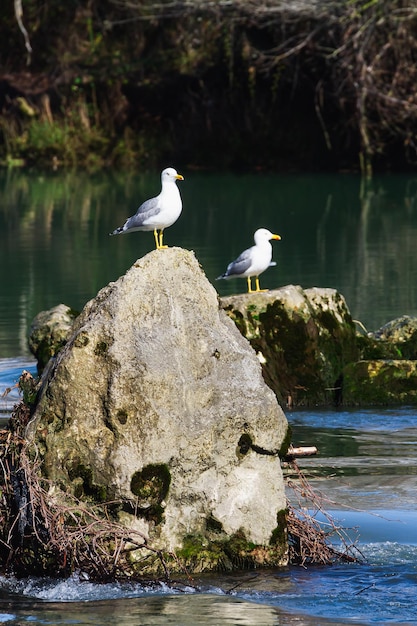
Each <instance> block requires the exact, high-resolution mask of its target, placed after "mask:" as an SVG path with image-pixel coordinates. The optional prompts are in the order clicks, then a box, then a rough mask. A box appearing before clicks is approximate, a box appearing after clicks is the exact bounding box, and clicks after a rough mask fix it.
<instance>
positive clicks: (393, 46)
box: [0, 0, 417, 175]
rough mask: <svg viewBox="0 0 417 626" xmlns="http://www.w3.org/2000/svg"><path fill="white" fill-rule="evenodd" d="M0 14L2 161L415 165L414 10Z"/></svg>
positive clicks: (236, 4) (136, 9)
mask: <svg viewBox="0 0 417 626" xmlns="http://www.w3.org/2000/svg"><path fill="white" fill-rule="evenodd" d="M5 11H6V15H5V17H4V19H3V20H2V24H1V25H0V42H1V43H0V56H1V58H2V59H3V68H4V69H3V71H2V73H1V74H0V130H1V133H0V163H1V164H2V165H4V166H16V165H26V166H30V167H40V166H44V167H47V168H50V169H57V168H61V167H82V168H88V169H89V170H91V171H94V170H97V169H100V168H103V167H109V166H117V167H122V168H145V169H151V168H153V167H159V165H160V163H161V162H162V161H166V162H169V161H171V160H173V159H174V158H175V161H176V163H179V164H181V167H183V166H185V165H186V166H187V167H189V168H203V169H215V170H216V171H219V170H224V169H228V170H231V169H239V170H250V171H254V170H271V171H287V172H288V171H301V170H304V171H324V170H327V171H341V170H350V171H362V172H363V173H364V174H367V175H370V174H371V173H372V170H373V169H374V170H383V171H386V170H390V169H395V170H398V169H401V170H402V171H404V170H405V169H406V168H410V167H413V165H412V164H413V162H414V161H415V155H416V148H415V145H414V142H413V141H412V136H413V128H414V127H415V123H416V119H417V99H416V96H415V89H414V85H415V78H416V71H417V70H416V69H415V64H414V62H413V58H414V56H413V55H414V53H415V51H416V47H417V43H416V42H415V39H414V37H413V32H414V28H415V21H416V19H417V18H416V16H415V12H414V10H413V8H403V6H402V3H401V2H400V1H399V0H396V1H395V2H393V3H390V5H389V6H388V5H386V3H382V2H369V3H367V4H366V5H364V4H363V3H362V2H361V1H359V0H355V1H354V2H349V3H342V2H339V1H336V0H333V1H326V2H315V3H305V2H301V3H300V2H294V3H284V2H281V1H280V0H274V1H269V2H262V3H258V2H253V1H251V0H245V1H237V0H232V1H230V2H216V3H215V2H208V3H207V2H201V1H200V0H193V1H188V2H185V3H175V2H173V3H168V4H156V3H154V2H145V3H140V4H139V5H138V6H136V5H132V3H128V2H124V1H122V2H119V3H109V4H108V5H106V6H105V7H103V5H102V3H99V2H98V0H93V1H92V2H90V3H89V4H88V6H84V5H79V4H77V3H71V4H66V5H65V6H63V5H62V3H60V2H58V1H57V0H54V1H53V2H51V3H50V4H49V7H48V11H44V12H43V13H40V12H39V11H38V9H37V8H36V6H35V4H34V3H27V4H26V6H25V7H24V14H23V15H22V16H20V17H21V20H20V22H19V23H18V22H17V20H16V16H15V15H14V13H13V8H12V3H9V4H8V5H7V6H6V7H5ZM19 24H20V29H19ZM46 35H47V36H46Z"/></svg>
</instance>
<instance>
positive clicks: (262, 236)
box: [253, 228, 281, 246]
mask: <svg viewBox="0 0 417 626" xmlns="http://www.w3.org/2000/svg"><path fill="white" fill-rule="evenodd" d="M253 238H254V240H255V243H256V245H257V246H258V245H259V244H261V243H262V242H263V241H270V240H271V239H277V240H278V241H279V240H280V239H281V237H280V236H279V235H275V234H274V233H271V231H270V230H268V229H267V228H258V230H257V231H255V234H254V236H253Z"/></svg>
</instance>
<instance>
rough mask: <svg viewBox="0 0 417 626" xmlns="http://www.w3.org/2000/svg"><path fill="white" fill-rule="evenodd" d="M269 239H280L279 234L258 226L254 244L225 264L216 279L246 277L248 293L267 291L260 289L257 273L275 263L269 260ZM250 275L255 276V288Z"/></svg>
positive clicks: (270, 250)
mask: <svg viewBox="0 0 417 626" xmlns="http://www.w3.org/2000/svg"><path fill="white" fill-rule="evenodd" d="M271 239H278V240H279V239H281V237H280V236H279V235H274V234H273V233H271V232H270V231H269V230H267V229H266V228H258V230H257V231H256V232H255V235H254V240H255V245H254V246H252V248H248V249H247V250H244V252H242V254H240V255H239V256H238V257H237V259H236V260H235V261H232V262H231V263H229V265H228V266H227V270H226V271H225V273H224V274H222V275H221V276H218V277H217V279H216V280H219V279H221V278H247V279H248V293H255V292H257V291H268V290H267V289H261V288H260V286H259V274H262V272H264V271H265V270H266V269H267V268H268V267H270V266H271V265H275V263H274V262H271V259H272V246H271V244H270V243H269V242H270V240H271ZM252 276H255V289H252V280H251V279H252Z"/></svg>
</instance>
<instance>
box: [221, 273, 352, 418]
mask: <svg viewBox="0 0 417 626" xmlns="http://www.w3.org/2000/svg"><path fill="white" fill-rule="evenodd" d="M221 304H222V307H223V308H224V310H225V311H226V312H227V313H228V315H229V316H230V317H231V319H233V320H234V322H235V323H236V325H237V326H238V328H239V329H240V331H241V332H242V334H243V335H244V336H245V337H246V338H247V339H248V340H249V341H250V343H251V345H252V347H253V348H254V350H255V351H256V352H257V354H258V357H259V359H260V361H261V363H262V365H263V372H264V377H265V380H266V381H267V383H268V385H269V386H270V387H271V388H272V389H273V390H274V391H275V393H276V395H277V397H278V398H279V399H280V401H281V402H282V403H288V404H289V405H291V406H292V405H302V404H329V403H330V404H331V403H338V402H339V401H340V398H341V391H342V373H343V368H344V367H345V365H346V364H347V363H350V362H352V361H356V360H357V358H358V348H357V338H356V328H355V324H354V322H353V320H352V317H351V314H350V311H349V309H348V307H347V304H346V301H345V299H344V297H343V296H342V295H341V294H340V293H338V292H337V291H336V290H335V289H329V288H318V287H313V288H311V289H302V288H301V287H299V286H296V285H287V286H286V287H281V288H280V289H274V290H271V291H267V292H264V293H253V294H240V295H236V296H230V297H227V298H222V300H221Z"/></svg>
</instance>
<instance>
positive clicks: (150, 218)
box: [110, 167, 184, 250]
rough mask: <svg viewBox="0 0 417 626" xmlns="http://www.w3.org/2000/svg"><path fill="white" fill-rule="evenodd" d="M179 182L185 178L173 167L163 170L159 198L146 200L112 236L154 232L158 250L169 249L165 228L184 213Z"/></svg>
mask: <svg viewBox="0 0 417 626" xmlns="http://www.w3.org/2000/svg"><path fill="white" fill-rule="evenodd" d="M177 180H184V177H183V176H181V174H178V173H177V171H176V170H174V168H173V167H167V168H166V169H165V170H163V171H162V173H161V185H162V189H161V193H160V194H159V196H156V197H155V198H151V199H150V200H145V202H144V203H143V204H141V205H140V207H139V208H138V210H137V211H136V213H135V215H132V217H129V218H128V219H127V220H126V222H125V223H124V224H123V226H119V228H116V230H114V231H113V232H112V233H110V235H123V234H124V233H131V232H133V231H134V230H153V234H154V237H155V244H156V247H157V249H158V250H159V249H161V248H168V246H164V245H163V232H164V228H167V227H168V226H172V224H173V223H174V222H176V221H177V219H178V218H179V216H180V215H181V211H182V201H181V196H180V192H179V190H178V187H177ZM158 230H159V233H158Z"/></svg>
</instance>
